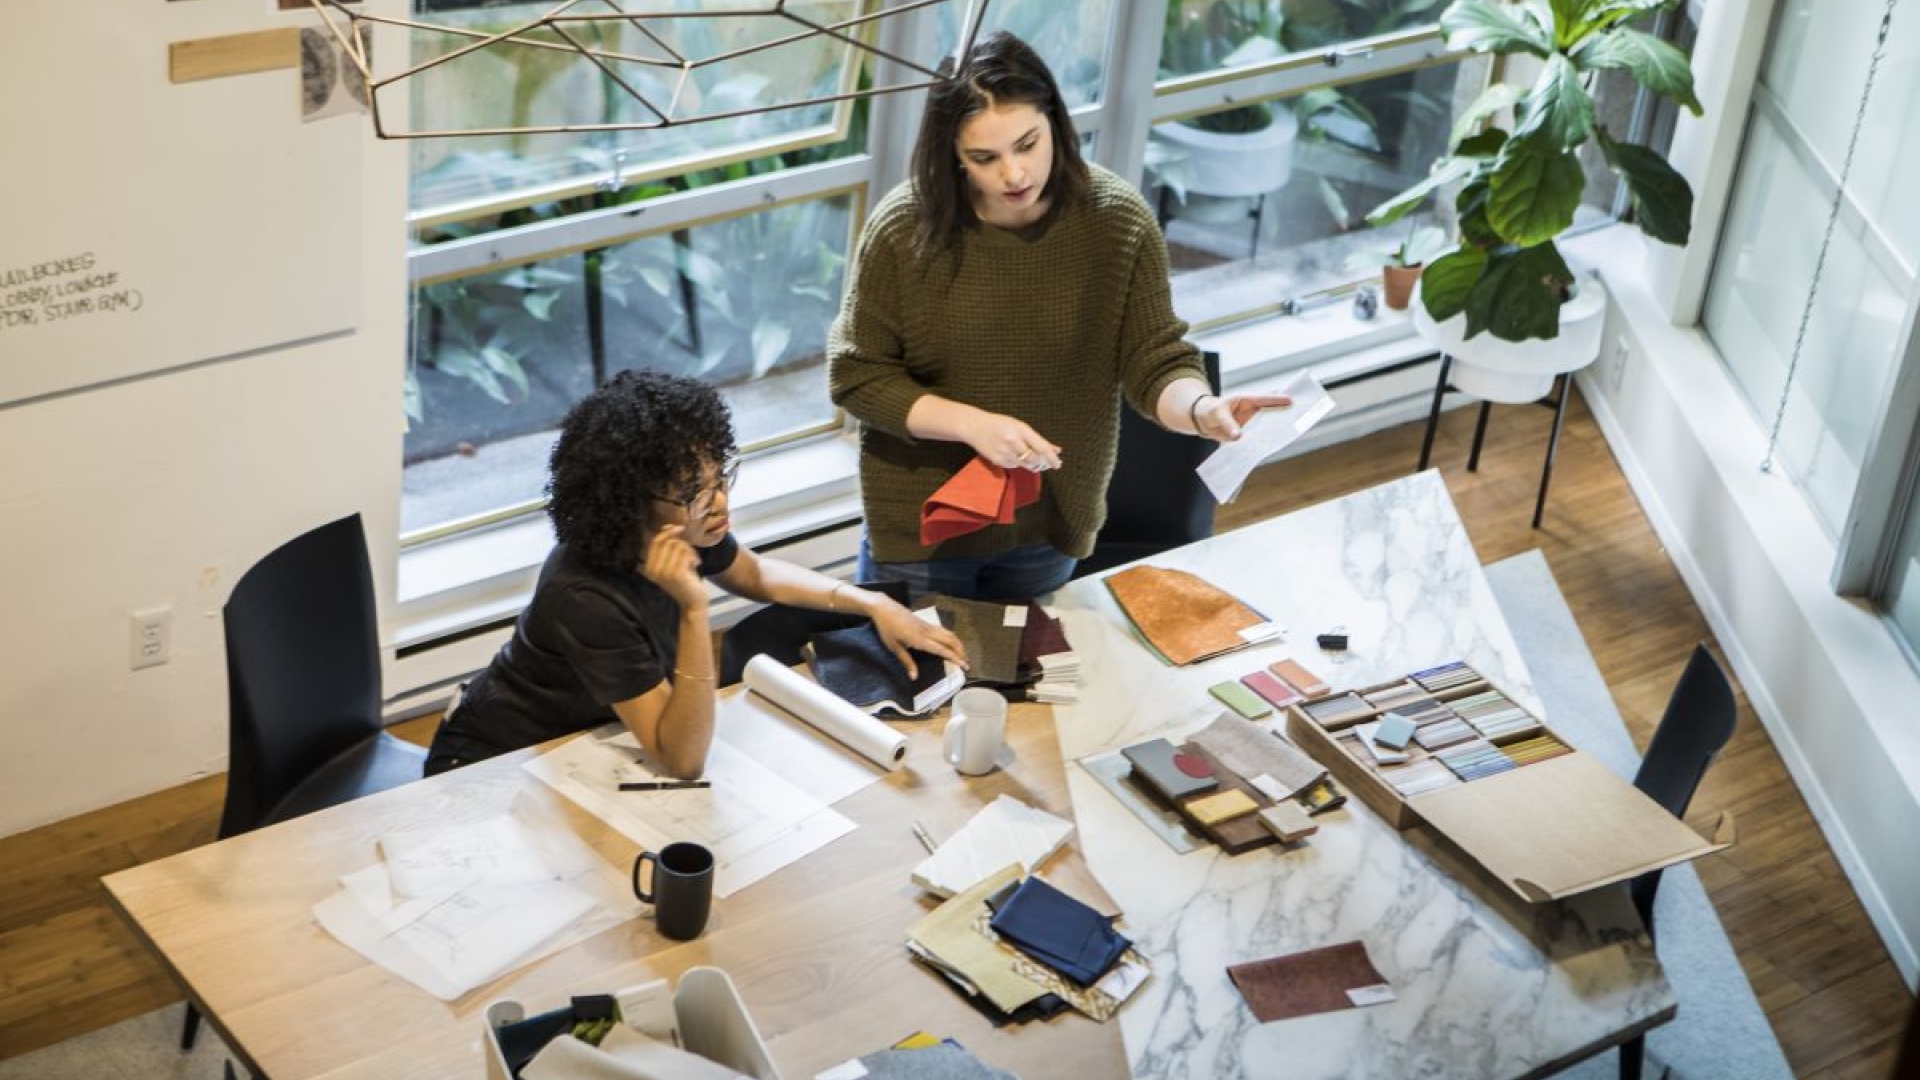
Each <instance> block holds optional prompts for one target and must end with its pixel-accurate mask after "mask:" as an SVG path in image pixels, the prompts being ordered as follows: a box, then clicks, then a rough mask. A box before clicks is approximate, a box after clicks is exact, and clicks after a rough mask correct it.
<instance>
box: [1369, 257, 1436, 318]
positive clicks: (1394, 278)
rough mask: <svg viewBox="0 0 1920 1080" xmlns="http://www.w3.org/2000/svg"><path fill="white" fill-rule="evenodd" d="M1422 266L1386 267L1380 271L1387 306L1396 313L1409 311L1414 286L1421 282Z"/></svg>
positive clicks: (1423, 267)
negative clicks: (1408, 304)
mask: <svg viewBox="0 0 1920 1080" xmlns="http://www.w3.org/2000/svg"><path fill="white" fill-rule="evenodd" d="M1424 269H1426V267H1425V266H1424V265H1420V266H1384V267H1381V269H1380V278H1381V281H1382V282H1383V283H1384V285H1385V288H1384V289H1383V290H1382V291H1383V292H1385V293H1386V301H1387V306H1388V307H1390V308H1392V309H1393V310H1395V311H1405V310H1407V302H1408V301H1409V300H1412V299H1413V284H1414V282H1416V281H1419V280H1420V271H1422V270H1424Z"/></svg>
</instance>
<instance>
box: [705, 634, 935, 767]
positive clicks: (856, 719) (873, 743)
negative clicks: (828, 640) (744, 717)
mask: <svg viewBox="0 0 1920 1080" xmlns="http://www.w3.org/2000/svg"><path fill="white" fill-rule="evenodd" d="M740 681H741V682H744V683H746V684H747V689H748V690H751V691H753V692H754V693H756V694H759V695H760V696H761V697H763V698H766V699H767V700H768V701H771V702H773V703H774V704H775V705H778V706H780V707H781V708H782V709H785V710H786V711H788V712H790V713H792V714H793V715H795V716H797V717H799V718H800V719H802V720H805V721H806V722H807V723H809V724H812V725H813V726H814V727H816V728H818V729H820V731H821V732H823V733H824V734H826V735H828V736H831V737H832V738H834V739H836V740H838V741H840V742H842V743H844V744H846V746H847V748H848V749H850V750H852V751H853V752H854V753H857V754H859V755H860V756H861V757H864V758H866V759H867V760H869V761H871V762H873V763H874V764H876V765H879V766H880V767H882V768H885V769H897V768H899V767H900V764H901V762H903V761H905V760H906V758H907V737H906V736H905V735H902V734H900V733H899V732H897V731H895V730H893V729H892V728H890V727H888V726H887V725H885V724H883V723H881V722H880V721H878V720H875V719H874V718H873V717H871V716H868V715H867V714H866V713H863V712H861V711H860V710H859V709H856V708H854V707H853V706H852V705H849V704H848V703H847V702H846V700H845V699H844V698H841V697H839V696H837V695H836V694H834V693H833V691H831V690H828V689H827V688H826V687H824V686H821V685H820V684H819V683H817V682H814V681H813V680H812V679H809V678H807V677H806V676H804V675H802V674H800V673H799V672H797V671H794V670H793V669H792V668H789V667H787V666H786V665H784V664H782V663H780V662H779V661H777V660H775V659H773V658H772V657H770V656H766V655H760V656H756V657H754V658H753V659H751V660H749V661H747V668H746V671H745V672H743V673H742V674H741V677H740Z"/></svg>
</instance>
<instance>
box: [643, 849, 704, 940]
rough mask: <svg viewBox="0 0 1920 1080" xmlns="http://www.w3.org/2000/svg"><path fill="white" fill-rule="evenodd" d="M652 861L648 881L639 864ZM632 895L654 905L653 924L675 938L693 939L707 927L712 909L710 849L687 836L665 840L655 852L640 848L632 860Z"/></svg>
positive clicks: (664, 933) (666, 934)
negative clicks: (670, 841)
mask: <svg viewBox="0 0 1920 1080" xmlns="http://www.w3.org/2000/svg"><path fill="white" fill-rule="evenodd" d="M649 863H650V864H652V866H653V872H652V873H650V874H648V875H647V883H646V886H645V887H644V888H643V887H642V886H641V884H640V868H641V867H642V866H644V865H647V864H649ZM633 895H635V896H637V897H639V898H640V902H641V903H643V904H652V905H653V918H654V924H655V925H656V926H657V927H658V928H659V930H660V933H661V934H662V935H663V936H665V937H670V938H672V939H674V940H675V941H692V940H693V939H694V938H697V937H699V936H700V931H702V930H705V929H706V928H707V915H708V913H709V912H710V911H712V909H713V852H711V851H708V850H707V849H706V848H704V847H702V846H700V845H699V844H696V843H693V842H692V841H690V840H680V841H676V842H674V843H671V844H668V845H667V846H666V847H663V848H661V849H660V850H659V852H658V853H655V852H652V851H643V852H641V853H640V857H639V858H637V859H635V860H633Z"/></svg>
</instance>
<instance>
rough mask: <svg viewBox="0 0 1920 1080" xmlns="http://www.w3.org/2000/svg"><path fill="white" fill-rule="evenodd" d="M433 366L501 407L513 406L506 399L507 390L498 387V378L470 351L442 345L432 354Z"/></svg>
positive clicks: (462, 347)
mask: <svg viewBox="0 0 1920 1080" xmlns="http://www.w3.org/2000/svg"><path fill="white" fill-rule="evenodd" d="M433 366H434V367H436V368H439V369H440V370H441V371H442V372H444V373H446V374H448V375H452V376H455V377H457V378H461V379H465V380H467V381H468V382H470V383H472V384H473V385H474V386H475V387H476V388H477V389H478V390H479V391H480V392H481V393H483V394H485V395H487V396H488V397H490V398H492V399H493V400H495V401H497V402H499V403H500V404H502V405H511V404H513V401H512V399H511V398H509V397H507V388H506V387H504V386H502V385H500V377H499V376H498V375H495V374H494V373H493V370H492V369H491V368H489V367H488V366H487V363H486V361H484V360H482V359H480V354H479V353H476V352H474V351H473V350H472V349H468V348H466V347H464V346H460V345H444V344H443V345H441V346H440V348H439V350H438V351H437V352H435V353H434V357H433Z"/></svg>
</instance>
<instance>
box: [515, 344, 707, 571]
mask: <svg viewBox="0 0 1920 1080" xmlns="http://www.w3.org/2000/svg"><path fill="white" fill-rule="evenodd" d="M734 451H735V447H734V442H733V421H732V418H731V416H730V415H729V413H728V411H727V405H726V402H724V401H722V400H720V395H719V393H718V392H716V391H715V390H714V388H713V387H711V386H709V385H707V384H706V383H704V382H701V381H700V380H698V379H689V378H685V377H683V376H679V375H669V374H666V373H664V372H659V371H623V372H621V373H620V374H618V375H615V376H614V377H613V378H612V379H611V380H609V381H608V382H607V383H606V385H604V386H602V387H600V389H598V390H595V391H594V392H593V393H591V394H589V395H587V396H586V397H585V398H582V399H581V400H580V402H579V403H578V404H576V405H575V406H574V407H573V408H572V410H570V411H569V412H568V413H567V418H566V420H565V421H564V422H563V423H562V424H561V426H560V438H559V441H557V442H555V443H554V444H553V456H552V458H551V459H550V460H549V462H548V468H549V470H550V474H551V476H550V479H549V480H548V481H547V496H548V500H549V501H548V503H547V514H548V515H549V516H550V517H552V518H553V531H554V534H555V535H556V536H558V537H559V538H560V542H561V543H563V544H565V545H567V547H568V548H569V549H570V550H571V551H572V552H573V554H574V555H575V556H577V557H578V558H580V559H581V560H582V561H584V562H586V563H587V564H588V565H590V566H595V567H600V568H602V569H609V570H631V569H633V568H634V567H635V566H636V565H638V563H639V561H640V540H641V533H642V530H643V529H644V528H645V527H646V526H647V525H648V524H649V523H650V521H651V520H652V504H651V502H650V501H649V500H650V499H652V498H653V497H655V496H667V497H675V496H677V495H678V494H679V493H681V492H684V491H686V490H687V489H688V488H691V487H694V486H696V485H698V484H699V483H700V480H701V477H702V473H703V471H704V470H706V469H707V468H708V467H710V466H712V465H718V464H723V463H724V462H726V461H727V460H728V459H730V458H731V457H733V454H734Z"/></svg>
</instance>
